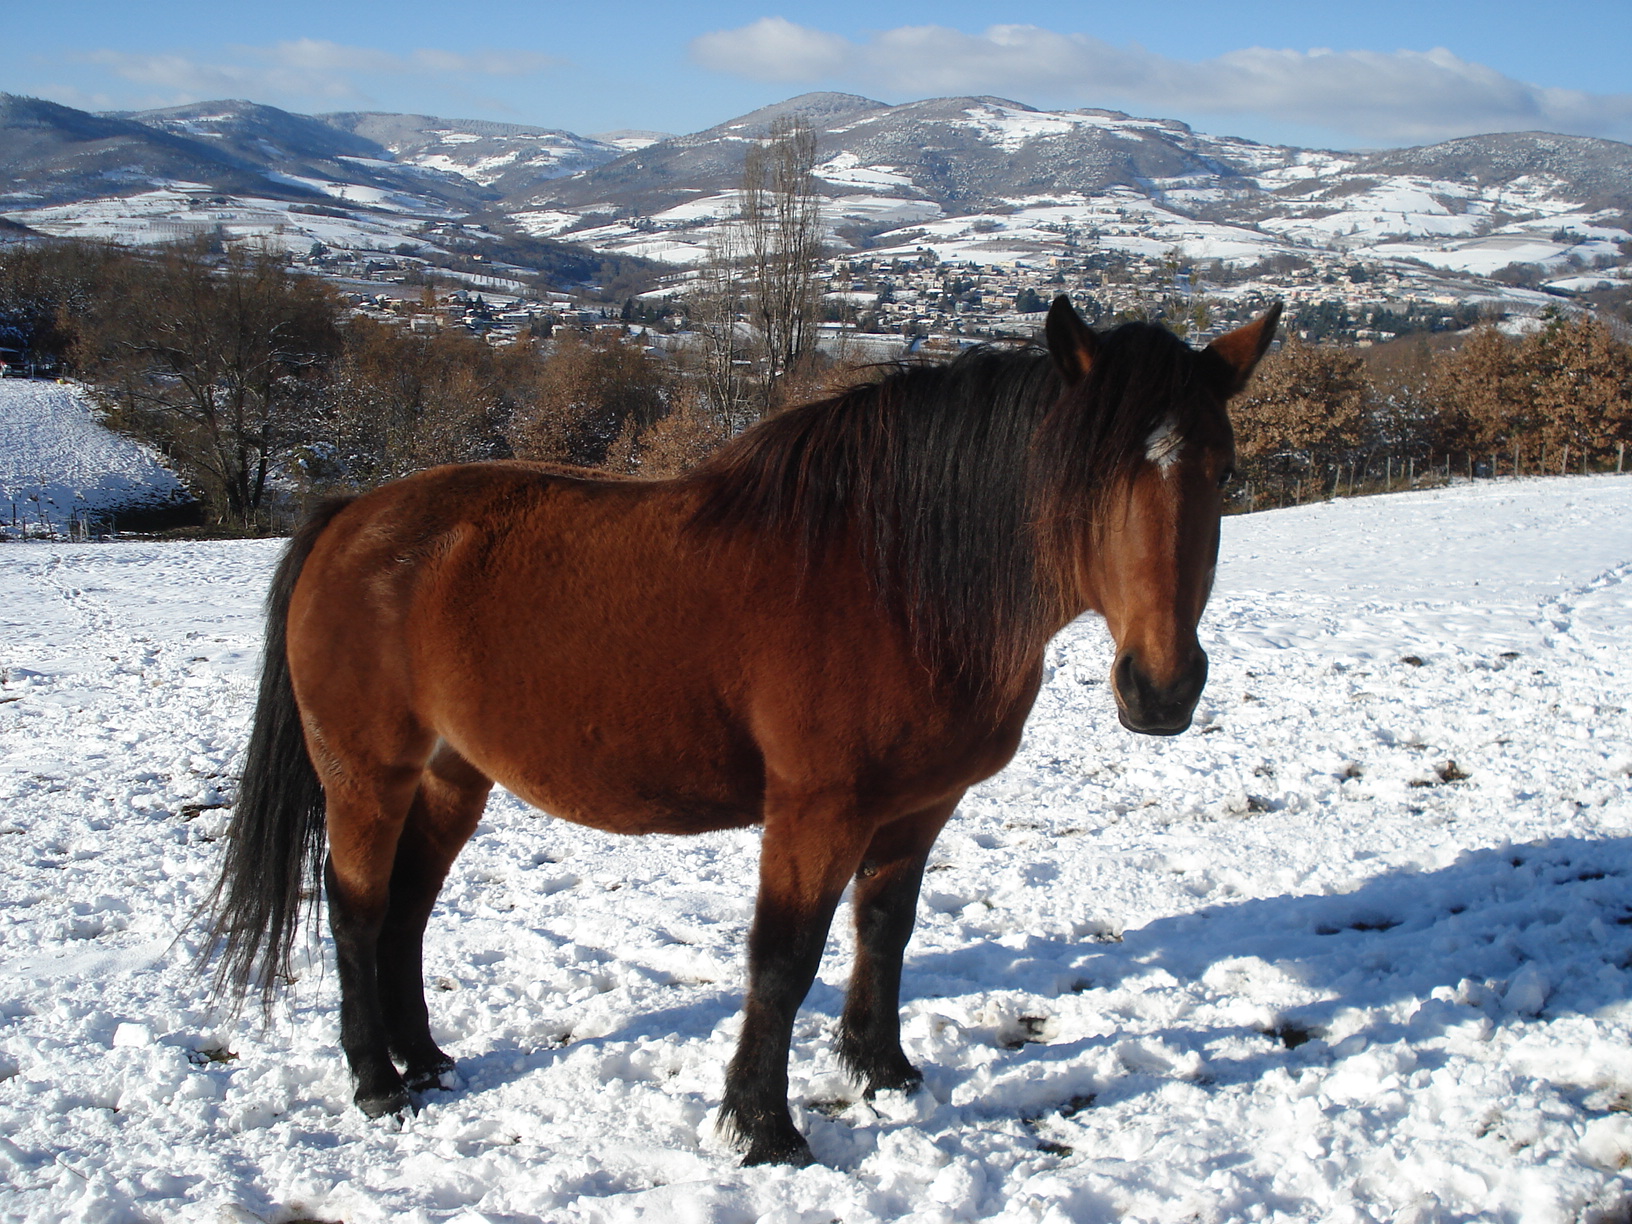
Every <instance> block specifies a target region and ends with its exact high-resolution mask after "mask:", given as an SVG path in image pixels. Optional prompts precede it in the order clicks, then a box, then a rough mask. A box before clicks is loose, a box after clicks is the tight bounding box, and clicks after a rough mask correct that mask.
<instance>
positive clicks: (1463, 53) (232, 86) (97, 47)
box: [0, 0, 1632, 147]
mask: <svg viewBox="0 0 1632 1224" xmlns="http://www.w3.org/2000/svg"><path fill="white" fill-rule="evenodd" d="M5 7H6V8H7V9H9V10H10V11H9V12H7V13H6V14H5V19H4V23H3V24H4V28H5V35H6V37H5V41H6V43H7V44H8V51H7V54H6V56H5V57H4V59H3V61H0V89H3V90H6V91H9V92H13V93H24V94H34V95H37V96H41V97H46V98H51V99H53V100H55V101H59V102H64V103H67V104H68V105H72V106H79V107H84V108H87V109H93V110H106V109H134V108H142V107H151V106H165V105H173V104H176V103H180V102H186V101H199V100H204V99H210V98H222V97H242V98H249V99H251V100H254V101H257V102H266V103H270V104H272V105H275V106H282V107H285V108H287V109H290V110H297V111H305V112H316V111H325V110H389V111H414V112H423V113H429V114H438V115H445V116H450V117H458V118H486V119H500V120H508V121H511V122H518V123H534V124H540V125H543V126H547V127H562V128H567V129H569V130H571V131H576V132H582V133H591V132H598V131H607V130H611V129H618V128H649V129H657V130H662V131H670V132H686V131H694V130H697V129H699V128H703V127H707V126H710V125H711V124H714V123H718V122H720V121H722V120H724V119H728V118H730V117H732V116H734V115H737V114H740V113H742V112H744V111H747V110H751V109H753V108H755V107H757V106H762V105H765V104H766V103H769V102H774V101H778V100H780V99H782V98H786V97H790V96H792V95H794V94H797V93H803V92H805V91H807V90H813V89H837V90H844V91H847V92H852V93H861V94H866V95H868V96H870V97H874V98H878V99H880V100H882V101H885V102H904V101H912V100H914V99H917V98H921V97H931V96H937V95H944V94H965V93H980V94H996V95H999V96H1003V97H1009V98H1014V99H1017V100H1019V101H1021V102H1025V103H1028V104H1031V105H1034V106H1047V107H1077V106H1107V107H1115V108H1118V109H1123V110H1128V111H1131V112H1133V113H1135V114H1142V115H1155V116H1160V117H1163V118H1176V119H1182V120H1185V121H1186V122H1188V123H1191V124H1193V125H1194V126H1195V127H1197V128H1199V129H1201V130H1203V131H1208V132H1213V133H1217V134H1230V135H1240V136H1247V137H1250V138H1253V139H1259V140H1270V141H1286V142H1293V143H1300V144H1318V145H1333V146H1340V147H1360V146H1383V145H1399V144H1416V143H1424V142H1427V141H1430V140H1437V139H1443V138H1446V137H1449V136H1455V135H1462V134H1467V133H1471V132H1482V131H1497V130H1526V129H1542V130H1551V131H1564V132H1574V133H1580V134H1583V135H1593V136H1605V137H1610V138H1612V139H1618V140H1632V0H1548V2H1547V3H1544V4H1541V3H1535V2H1534V0H1530V2H1528V3H1510V2H1508V0H1486V2H1484V3H1470V2H1466V0H1352V2H1351V3H1345V4H1330V3H1324V2H1323V0H1300V2H1298V3H1287V2H1281V0H1259V2H1238V3H1205V4H1203V3H1188V2H1174V0H1169V2H1168V3H1164V4H1153V3H1130V2H1129V0H1119V2H1118V3H1114V4H1112V3H1094V2H1086V3H1085V2H1082V0H1078V2H1077V3H1053V2H1050V0H1036V2H1033V3H1029V4H1026V5H1023V6H1021V5H1004V4H994V3H984V4H973V3H963V2H961V0H941V2H940V3H937V4H934V5H927V6H926V5H916V4H915V5H906V4H891V3H882V2H875V3H868V4H862V3H854V2H850V0H842V2H835V3H829V4H826V5H823V6H820V7H815V6H811V7H803V6H801V7H795V6H776V5H766V4H751V3H722V4H707V5H701V4H685V3H682V2H681V0H669V2H666V3H646V2H644V0H641V2H628V3H617V2H615V0H602V2H601V3H593V2H589V3H583V2H580V3H572V4H563V3H555V2H552V0H532V2H530V3H526V4H521V3H511V2H509V0H491V2H489V3H484V4H470V3H459V2H457V0H455V2H453V3H447V2H442V3H431V2H428V0H396V2H393V3H379V2H376V0H361V2H348V0H328V2H327V3H317V2H314V0H284V2H282V3H279V4H254V5H249V4H237V3H232V2H231V0H217V2H215V3H196V2H187V3H164V2H162V0H160V2H157V3H151V4H132V3H130V0H119V2H118V3H114V2H113V0H54V2H53V3H50V4H46V3H43V2H34V3H28V2H25V0H5Z"/></svg>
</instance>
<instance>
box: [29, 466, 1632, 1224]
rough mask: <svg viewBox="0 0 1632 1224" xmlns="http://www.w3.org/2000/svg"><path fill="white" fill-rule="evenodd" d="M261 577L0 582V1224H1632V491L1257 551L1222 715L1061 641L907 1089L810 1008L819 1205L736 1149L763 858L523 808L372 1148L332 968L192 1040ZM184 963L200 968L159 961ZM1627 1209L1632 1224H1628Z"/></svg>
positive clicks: (1208, 624)
mask: <svg viewBox="0 0 1632 1224" xmlns="http://www.w3.org/2000/svg"><path fill="white" fill-rule="evenodd" d="M276 552H277V544H276V543H275V542H219V543H217V542H210V543H198V542H193V543H167V544H149V543H125V544H111V545H100V546H98V545H46V544H29V545H0V622H3V624H0V679H3V681H4V687H3V688H0V745H3V749H0V798H3V800H4V804H3V806H0V855H3V856H4V863H5V866H4V868H3V870H0V1220H4V1221H25V1220H26V1221H30V1222H44V1221H58V1220H61V1221H108V1222H122V1221H138V1220H154V1221H158V1220H162V1221H166V1222H172V1221H175V1222H182V1221H199V1222H204V1221H209V1222H211V1224H216V1222H220V1221H234V1222H237V1224H247V1222H250V1221H255V1220H265V1221H286V1220H290V1219H294V1218H302V1219H317V1220H326V1221H340V1220H344V1221H346V1222H347V1224H368V1222H372V1221H380V1222H384V1221H392V1222H398V1221H411V1222H423V1224H429V1222H431V1221H450V1222H454V1224H482V1222H492V1224H497V1222H510V1221H531V1220H547V1221H552V1222H553V1221H583V1222H591V1221H651V1222H654V1224H656V1222H662V1224H668V1222H670V1221H682V1220H683V1221H695V1222H711V1224H745V1222H748V1221H756V1220H759V1221H767V1222H770V1224H827V1222H828V1221H831V1220H842V1221H844V1222H845V1224H866V1222H869V1221H885V1220H911V1221H920V1222H924V1224H930V1222H934V1224H953V1222H964V1221H1006V1222H1012V1224H1021V1222H1028V1224H1066V1222H1067V1221H1069V1222H1073V1224H1091V1222H1098V1221H1107V1222H1108V1221H1113V1220H1129V1221H1179V1220H1191V1221H1202V1222H1219V1224H1223V1222H1226V1221H1240V1220H1278V1221H1294V1220H1296V1221H1311V1222H1313V1221H1320V1222H1323V1224H1326V1222H1341V1221H1370V1220H1391V1221H1411V1222H1415V1224H1427V1222H1428V1221H1467V1220H1475V1219H1477V1220H1501V1221H1515V1222H1517V1221H1524V1222H1525V1224H1553V1222H1558V1224H1563V1222H1566V1221H1578V1220H1583V1221H1590V1220H1596V1219H1598V1218H1599V1216H1598V1213H1599V1212H1601V1211H1604V1210H1606V1209H1617V1208H1619V1209H1621V1210H1624V1204H1626V1203H1627V1202H1628V1201H1629V1199H1632V1186H1629V1184H1628V1182H1629V1180H1632V1179H1629V1176H1628V1173H1627V1171H1626V1167H1627V1166H1628V1164H1629V1162H1632V972H1629V969H1628V966H1629V965H1632V925H1629V923H1632V800H1629V798H1628V774H1629V771H1632V714H1629V713H1628V707H1629V706H1632V652H1629V651H1628V645H1629V642H1632V581H1628V579H1629V577H1632V478H1616V477H1595V478H1571V479H1566V480H1559V479H1551V480H1529V481H1521V482H1511V481H1501V482H1493V483H1483V484H1480V485H1478V486H1474V487H1469V486H1459V487H1454V488H1451V489H1447V490H1441V491H1431V492H1421V493H1412V494H1400V495H1395V496H1391V497H1384V498H1371V499H1366V500H1360V501H1354V502H1347V503H1336V504H1326V505H1314V506H1308V507H1303V508H1299V509H1293V510H1286V511H1277V512H1271V513H1264V514H1258V515H1253V516H1250V517H1244V518H1234V519H1230V520H1227V522H1226V528H1225V541H1224V563H1223V565H1222V567H1221V570H1220V574H1219V584H1218V591H1217V594H1216V595H1215V597H1214V602H1213V604H1212V606H1211V608H1210V609H1209V611H1208V614H1207V618H1206V620H1205V622H1204V626H1203V639H1204V643H1205V645H1206V646H1207V648H1208V650H1209V652H1210V653H1211V655H1212V660H1213V673H1212V680H1211V682H1210V684H1209V686H1208V690H1207V693H1206V695H1205V696H1204V698H1203V701H1202V705H1201V707H1200V709H1199V711H1198V717H1197V725H1196V726H1195V727H1194V728H1193V729H1192V730H1191V732H1189V733H1188V734H1186V735H1184V736H1181V737H1177V738H1175V739H1172V740H1153V739H1146V738H1141V737H1136V736H1132V735H1129V734H1127V733H1126V732H1124V731H1122V730H1121V729H1120V728H1119V727H1118V726H1117V725H1116V721H1115V718H1114V716H1113V715H1112V712H1111V705H1110V700H1109V697H1108V695H1107V691H1106V685H1105V683H1104V680H1105V675H1106V668H1107V665H1108V662H1109V648H1108V643H1107V640H1106V637H1105V635H1104V633H1103V631H1102V630H1101V628H1100V627H1099V626H1098V625H1097V624H1096V623H1090V622H1084V623H1081V624H1079V625H1076V626H1073V627H1072V628H1071V629H1070V630H1068V631H1067V632H1066V633H1065V634H1064V635H1062V636H1061V638H1060V639H1059V640H1058V641H1057V642H1056V643H1055V646H1054V647H1053V649H1052V650H1051V652H1050V660H1049V663H1050V669H1049V677H1048V681H1047V684H1046V685H1045V688H1044V691H1043V693H1042V696H1041V698H1040V700H1039V703H1038V707H1037V710H1036V713H1035V714H1034V716H1033V719H1032V722H1031V725H1030V727H1029V730H1028V733H1027V737H1026V741H1025V744H1024V746H1023V747H1022V750H1021V752H1020V754H1019V756H1018V757H1017V759H1016V761H1015V762H1014V764H1013V765H1012V766H1011V767H1010V768H1009V769H1008V770H1007V771H1006V772H1005V773H1003V774H1001V775H999V776H998V777H997V778H995V779H993V780H992V781H991V782H990V783H988V784H986V785H985V786H983V787H981V788H979V789H978V790H977V791H975V792H973V793H972V794H971V795H970V797H969V799H968V800H967V802H966V803H965V805H964V807H963V809H962V811H961V812H960V814H959V815H958V816H957V817H956V818H955V819H954V821H953V822H952V824H951V825H950V826H949V828H948V830H947V832H946V834H945V835H944V837H943V840H942V842H941V844H940V845H939V846H938V848H937V850H936V853H935V855H934V857H933V859H932V865H931V867H930V871H929V874H928V876H927V878H926V882H925V889H924V898H923V902H922V904H921V906H920V909H919V923H918V931H917V935H916V937H915V940H914V943H913V945H912V947H911V948H910V949H909V951H908V957H907V966H906V979H905V995H906V999H907V1001H906V1004H905V1007H904V1031H905V1044H906V1047H907V1050H908V1053H909V1054H910V1055H911V1056H912V1057H913V1058H914V1060H915V1061H917V1062H918V1063H919V1065H920V1066H921V1067H922V1068H923V1070H924V1073H925V1077H926V1082H927V1090H926V1091H924V1092H922V1093H920V1094H917V1095H915V1096H913V1097H911V1098H902V1097H899V1096H896V1097H890V1098H881V1099H880V1100H878V1101H877V1102H875V1103H873V1104H871V1105H869V1104H868V1103H865V1102H863V1101H861V1100H860V1099H858V1097H857V1094H856V1092H855V1091H854V1089H852V1088H851V1087H850V1086H849V1085H848V1084H847V1083H846V1082H845V1081H844V1079H843V1078H842V1077H841V1076H840V1074H839V1072H838V1069H837V1066H836V1062H835V1059H834V1057H833V1052H832V1043H831V1037H830V1035H829V1030H830V1029H831V1027H832V1025H833V1023H834V1021H835V1019H836V1017H837V1014H838V1009H839V1007H840V1004H841V993H840V991H841V988H842V985H843V981H844V976H845V974H846V972H847V970H848V957H849V951H848V949H849V936H848V934H847V933H845V932H843V931H839V932H836V934H835V938H834V939H833V941H832V944H831V946H830V951H829V955H828V958H827V959H826V961H825V962H824V964H823V969H822V973H821V977H820V980H819V981H818V983H817V985H816V987H815V988H814V990H813V991H812V994H811V997H810V999H809V1000H808V1001H807V1004H806V1007H805V1009H804V1011H803V1012H802V1013H801V1015H800V1019H799V1023H798V1027H797V1030H796V1033H795V1039H794V1050H793V1060H792V1064H791V1078H792V1097H793V1100H794V1102H795V1115H796V1120H797V1121H798V1122H799V1123H800V1125H801V1126H802V1127H803V1128H804V1129H805V1130H806V1131H807V1133H808V1134H809V1135H810V1138H811V1143H812V1146H813V1148H814V1149H815V1152H816V1154H817V1157H818V1158H819V1160H820V1161H821V1162H822V1163H821V1164H820V1165H818V1166H817V1167H814V1168H810V1169H806V1170H801V1171H790V1170H785V1169H751V1170H744V1169H740V1168H738V1167H737V1165H736V1161H735V1158H734V1156H733V1154H732V1153H730V1152H728V1151H726V1150H725V1149H724V1148H722V1147H721V1146H720V1145H719V1144H718V1142H717V1141H716V1140H715V1139H714V1138H713V1135H712V1120H713V1110H714V1108H715V1106H716V1105H717V1103H718V1100H719V1094H720V1087H721V1080H722V1073H723V1069H724V1065H725V1061H726V1059H727V1057H728V1056H729V1053H730V1051H731V1048H732V1043H733V1040H734V1038H735V1035H736V1032H737V1027H738V1020H737V1008H738V1002H739V992H740V989H741V983H742V942H743V933H744V929H745V926H746V924H747V921H748V918H749V915H750V907H751V900H752V898H751V884H750V881H751V879H752V877H753V871H754V856H755V850H756V845H757V837H756V835H755V834H754V833H753V832H751V831H745V832H738V833H729V834H721V835H710V836H706V837H701V838H694V839H676V838H667V839H665V838H650V839H644V840H620V839H615V838H613V837H610V836H608V835H604V834H599V833H594V832H591V831H588V830H583V829H578V828H574V827H572V826H569V825H566V824H563V823H560V822H555V821H550V820H548V819H545V818H539V817H535V816H533V815H531V814H529V813H528V812H527V811H526V810H525V809H523V808H522V807H521V806H520V805H519V804H517V803H516V802H515V801H514V800H513V799H510V798H509V797H506V796H499V797H496V798H495V800H494V802H493V803H492V804H491V806H490V808H489V811H488V814H487V817H486V819H485V820H484V821H483V823H482V826H481V828H480V830H479V832H478V834H477V836H476V838H475V839H474V841H473V842H472V844H471V846H470V847H469V849H468V850H467V851H466V853H465V855H464V856H463V857H462V858H461V859H460V861H459V863H458V865H457V866H456V867H455V871H454V876H453V878H452V879H451V880H450V882H449V886H448V888H447V890H446V892H445V893H444V895H443V901H442V904H441V905H440V906H439V907H438V911H437V913H436V915H435V917H434V918H433V920H432V930H431V939H430V942H429V946H428V950H427V976H428V979H429V981H430V982H431V983H432V985H433V989H432V991H431V1005H432V1013H433V1025H434V1028H435V1030H436V1032H437V1034H438V1038H439V1040H441V1041H442V1042H443V1044H444V1045H445V1046H446V1048H448V1049H449V1050H450V1052H451V1053H453V1054H454V1055H455V1056H456V1057H457V1058H458V1059H459V1060H460V1068H461V1073H462V1075H463V1085H462V1086H461V1087H459V1088H458V1089H456V1090H453V1091H446V1092H436V1093H432V1094H429V1095H428V1097H427V1098H426V1101H425V1108H424V1110H423V1112H421V1113H420V1114H419V1115H418V1116H417V1117H415V1118H413V1119H412V1120H410V1121H408V1122H407V1123H405V1124H402V1125H398V1124H395V1123H392V1122H374V1123H371V1122H368V1121H366V1120H364V1119H363V1118H362V1117H361V1115H359V1114H358V1113H357V1112H356V1111H355V1110H353V1109H352V1108H350V1106H349V1104H348V1102H349V1099H350V1086H349V1084H348V1082H347V1077H346V1073H345V1070H344V1066H343V1064H342V1061H341V1058H340V1054H339V1051H338V1049H337V1047H336V1015H335V994H336V987H335V975H334V973H333V970H332V967H331V968H328V969H325V968H323V966H322V957H321V952H320V951H318V952H313V953H309V954H308V959H306V960H305V961H303V963H302V964H301V966H300V972H301V981H300V982H299V984H298V987H297V989H296V991H295V995H294V999H293V1005H292V1007H291V1008H290V1009H288V1010H280V1012H279V1014H278V1016H277V1019H276V1020H275V1022H274V1024H273V1025H272V1027H271V1028H270V1029H269V1030H266V1031H262V1030H261V1029H259V1028H258V1027H257V1026H256V1025H254V1024H252V1023H249V1022H228V1021H224V1020H222V1019H220V1018H219V1017H217V1016H216V1015H214V1014H212V1012H211V1010H210V1007H209V1004H208V1001H207V999H206V997H205V993H204V990H203V988H202V984H201V983H200V981H199V980H198V979H197V977H196V976H195V974H194V973H193V972H192V971H191V970H190V969H189V968H188V966H187V963H186V958H187V953H188V952H190V951H191V950H192V948H193V947H194V946H195V940H196V934H195V933H194V932H193V931H191V930H189V929H188V928H187V927H186V925H185V923H186V918H187V915H188V913H189V912H190V911H191V909H192V908H193V907H194V906H195V905H196V904H197V903H198V901H199V899H200V898H201V897H202V896H203V895H204V892H205V890H206V889H207V887H208V885H209V883H210V881H211V879H212V876H213V872H214V869H215V860H216V855H217V853H218V852H219V850H220V848H221V847H220V843H219V840H218V839H219V837H220V834H221V830H222V827H223V825H224V823H225V815H226V813H225V811H224V810H223V808H222V807H221V805H222V804H223V803H224V801H225V799H226V798H227V797H228V796H229V794H230V790H231V784H230V777H231V774H232V772H233V771H234V769H235V768H236V767H237V763H238V753H239V751H240V745H241V742H242V738H243V735H244V730H245V722H246V718H247V714H248V710H249V706H250V700H251V685H252V674H253V668H254V662H255V655H256V652H257V649H258V645H259V623H260V618H259V610H258V605H259V601H260V598H261V592H262V588H263V586H264V583H265V580H266V577H267V573H268V570H269V568H270V566H271V564H272V561H273V559H274V557H275V555H276ZM178 931H181V932H182V934H181V939H180V941H179V944H178V945H177V946H176V947H175V948H174V949H172V948H171V946H170V945H171V941H172V939H174V938H175V937H176V935H177V932H178ZM1614 1218H1623V1217H1619V1216H1617V1217H1614Z"/></svg>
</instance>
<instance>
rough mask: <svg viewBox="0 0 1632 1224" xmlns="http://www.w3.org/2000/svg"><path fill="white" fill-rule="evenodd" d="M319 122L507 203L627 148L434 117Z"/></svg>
mask: <svg viewBox="0 0 1632 1224" xmlns="http://www.w3.org/2000/svg"><path fill="white" fill-rule="evenodd" d="M317 119H318V120H321V121H322V122H323V123H325V124H328V125H330V126H331V127H334V128H338V129H339V130H340V131H342V132H350V133H354V134H355V135H357V136H361V137H366V138H367V139H368V140H369V141H371V142H372V143H374V144H375V145H376V146H382V147H384V148H385V149H388V150H389V151H390V152H391V155H392V156H393V157H394V158H395V159H396V160H397V161H398V162H401V163H404V164H407V165H413V166H424V167H426V168H428V169H432V170H439V171H443V172H445V173H449V174H456V175H460V176H462V177H464V178H467V179H469V180H470V181H472V182H474V183H479V184H480V185H481V186H483V187H487V188H490V189H492V190H493V191H495V192H496V193H498V194H499V195H500V196H501V197H502V198H505V199H509V198H511V197H515V196H521V195H525V194H527V193H528V192H530V191H532V190H535V189H536V188H537V187H538V186H539V185H540V184H542V183H544V182H547V181H548V180H550V179H558V178H563V177H565V176H567V175H572V174H580V173H582V172H584V171H586V170H592V169H594V168H595V167H596V166H600V165H604V164H605V163H607V162H609V161H612V160H613V159H615V158H617V157H619V156H621V155H622V154H623V153H624V151H625V147H626V146H625V145H623V144H619V143H613V142H610V141H602V140H598V139H596V138H595V137H593V136H576V135H574V134H573V133H571V132H563V131H559V130H556V129H554V128H541V127H528V126H526V125H523V124H519V123H487V122H484V121H481V120H476V119H440V118H437V117H436V116H434V115H394V114H384V113H381V112H378V111H363V112H344V113H337V114H330V115H319V116H317ZM614 135H617V134H614ZM632 135H633V134H632V133H631V134H624V135H623V136H622V139H623V140H625V141H627V140H629V139H630V137H631V136H632ZM647 143H650V142H649V141H648V142H647Z"/></svg>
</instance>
